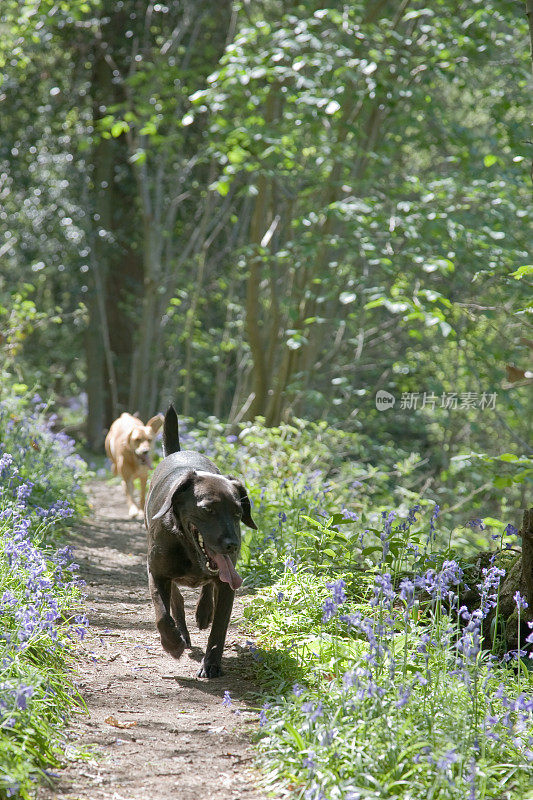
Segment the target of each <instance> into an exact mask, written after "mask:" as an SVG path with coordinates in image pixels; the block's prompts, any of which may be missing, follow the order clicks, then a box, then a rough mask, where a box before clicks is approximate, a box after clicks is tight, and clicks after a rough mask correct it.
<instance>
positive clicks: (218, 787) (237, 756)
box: [37, 481, 265, 800]
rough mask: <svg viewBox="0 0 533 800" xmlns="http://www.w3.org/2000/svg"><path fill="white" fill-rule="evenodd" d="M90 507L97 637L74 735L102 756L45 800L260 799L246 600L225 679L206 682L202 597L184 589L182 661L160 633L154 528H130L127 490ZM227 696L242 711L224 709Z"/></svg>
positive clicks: (91, 603)
mask: <svg viewBox="0 0 533 800" xmlns="http://www.w3.org/2000/svg"><path fill="white" fill-rule="evenodd" d="M90 502H91V506H92V511H91V516H90V518H89V519H87V520H85V521H84V523H83V524H81V525H80V526H78V528H77V529H76V530H75V531H74V534H73V542H72V543H73V545H74V548H75V560H76V561H77V563H78V564H79V565H80V571H81V576H82V578H83V579H84V580H85V581H86V582H87V608H88V616H89V620H90V628H89V631H88V633H87V634H86V636H85V639H84V641H83V643H82V646H81V653H80V656H81V664H80V667H79V680H78V686H79V689H80V692H81V694H82V696H83V698H84V700H85V702H86V704H87V709H88V713H87V714H79V715H76V717H75V719H74V722H73V725H72V727H71V731H70V737H69V738H70V742H71V743H72V746H73V749H74V748H79V747H82V748H86V749H89V751H90V752H91V753H92V754H93V755H91V756H90V757H89V759H88V760H87V759H85V760H81V761H80V760H71V761H69V762H68V763H67V766H66V767H65V769H63V770H61V771H60V772H59V774H58V775H57V777H56V778H55V779H54V784H53V786H52V788H50V787H42V788H41V789H40V790H39V793H38V795H37V796H38V798H39V800H59V799H60V798H61V799H62V800H137V799H138V798H139V800H140V798H142V800H163V799H165V800H166V798H179V800H211V798H220V797H223V798H224V800H230V799H232V798H244V799H245V800H260V798H262V797H264V796H265V795H264V794H262V793H261V792H260V791H259V790H258V789H257V784H258V774H257V772H255V771H254V768H253V758H254V754H253V749H252V746H251V744H250V735H251V733H252V732H253V730H254V729H255V726H256V725H257V712H256V710H255V709H254V708H251V707H249V706H248V705H247V701H248V702H250V699H251V690H252V689H253V688H254V687H253V685H252V684H251V681H250V679H249V678H247V677H246V674H247V673H250V659H251V657H250V655H249V653H248V651H247V650H246V648H245V640H244V638H243V637H242V636H241V635H240V634H239V632H238V631H237V629H236V625H235V618H236V617H238V616H239V614H240V613H241V611H242V607H241V604H240V603H239V601H238V599H237V598H236V603H235V609H234V612H233V622H232V625H231V626H230V628H229V630H228V637H227V641H226V649H225V657H224V658H223V661H222V666H223V670H224V675H223V677H221V678H216V679H213V680H210V681H207V680H200V679H197V678H196V673H197V671H198V668H199V663H200V661H201V658H202V655H203V652H204V650H205V645H206V641H207V636H206V633H205V632H204V631H199V630H198V629H197V628H196V625H195V623H194V607H195V603H196V598H197V594H198V593H197V591H195V590H191V589H189V590H188V589H185V590H184V591H183V595H184V598H185V609H186V613H187V624H188V627H189V630H190V632H191V639H192V643H193V647H192V650H188V651H186V652H185V654H184V656H183V657H182V659H181V660H180V661H175V660H174V659H172V658H171V657H170V656H168V655H167V654H166V653H165V652H164V651H163V650H162V648H161V645H160V643H159V636H158V634H157V632H156V629H155V622H154V615H153V610H152V604H151V601H150V598H149V594H148V583H147V578H146V566H145V553H146V532H145V529H144V526H143V525H142V524H141V522H139V521H136V520H133V521H132V520H129V519H128V517H127V511H126V503H125V499H124V496H123V493H122V489H121V488H120V487H119V486H117V485H113V484H110V483H107V482H103V481H100V482H94V483H93V484H92V485H91V487H90ZM225 690H228V691H229V692H230V695H231V698H232V700H233V704H232V707H231V708H226V707H225V706H224V705H222V699H223V695H224V691H225ZM236 712H237V713H236ZM117 725H118V726H123V725H124V727H117ZM67 755H68V753H67Z"/></svg>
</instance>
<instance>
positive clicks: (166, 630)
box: [148, 571, 185, 658]
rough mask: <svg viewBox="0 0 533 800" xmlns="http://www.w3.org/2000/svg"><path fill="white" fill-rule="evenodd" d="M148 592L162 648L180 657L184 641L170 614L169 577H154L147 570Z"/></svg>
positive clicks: (175, 656) (183, 648)
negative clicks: (150, 596)
mask: <svg viewBox="0 0 533 800" xmlns="http://www.w3.org/2000/svg"><path fill="white" fill-rule="evenodd" d="M148 583H149V585H150V594H151V595H152V602H153V604H154V609H155V623H156V625H157V630H158V631H159V635H160V636H161V644H162V646H163V650H166V652H167V653H169V654H170V655H171V656H173V657H174V658H180V657H181V656H182V655H183V651H184V650H185V642H184V641H183V639H182V637H181V634H180V633H179V632H178V629H177V628H176V624H175V622H174V620H173V619H172V617H171V616H170V591H171V588H170V587H171V579H170V578H160V577H154V576H153V575H152V573H151V572H150V571H149V572H148Z"/></svg>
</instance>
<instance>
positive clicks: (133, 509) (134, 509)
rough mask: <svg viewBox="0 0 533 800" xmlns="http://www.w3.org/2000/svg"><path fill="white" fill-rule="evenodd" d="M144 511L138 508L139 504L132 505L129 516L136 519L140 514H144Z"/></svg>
mask: <svg viewBox="0 0 533 800" xmlns="http://www.w3.org/2000/svg"><path fill="white" fill-rule="evenodd" d="M142 513H143V512H142V511H141V509H140V508H137V506H130V508H129V511H128V517H129V518H130V519H135V518H137V519H139V514H140V515H141V516H142Z"/></svg>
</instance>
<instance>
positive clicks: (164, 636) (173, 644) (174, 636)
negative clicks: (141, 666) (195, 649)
mask: <svg viewBox="0 0 533 800" xmlns="http://www.w3.org/2000/svg"><path fill="white" fill-rule="evenodd" d="M158 628H159V635H160V637H161V645H162V647H163V650H164V651H165V652H166V653H168V654H169V655H170V656H172V658H181V657H182V655H183V651H184V650H185V642H184V641H183V639H182V638H181V636H180V635H179V633H178V631H177V630H176V627H175V625H174V624H173V623H172V625H170V624H169V623H168V622H167V623H162V624H160V625H159V626H158Z"/></svg>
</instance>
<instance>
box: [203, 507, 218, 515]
mask: <svg viewBox="0 0 533 800" xmlns="http://www.w3.org/2000/svg"><path fill="white" fill-rule="evenodd" d="M204 511H205V513H206V514H214V513H215V509H214V508H209V507H208V506H206V507H205V508H204Z"/></svg>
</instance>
